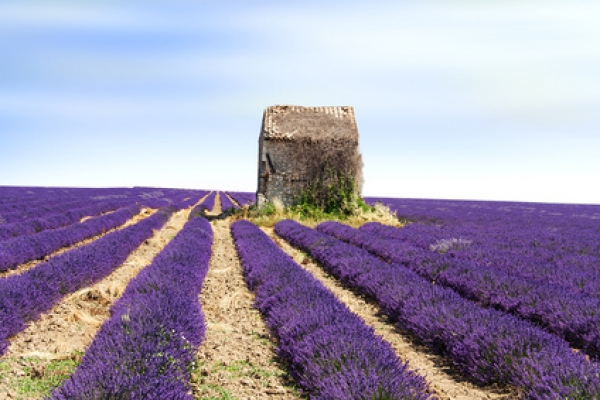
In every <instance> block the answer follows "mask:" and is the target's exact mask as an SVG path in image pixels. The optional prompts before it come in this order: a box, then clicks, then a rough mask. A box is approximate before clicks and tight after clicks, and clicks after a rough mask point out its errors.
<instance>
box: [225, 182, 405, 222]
mask: <svg viewBox="0 0 600 400" xmlns="http://www.w3.org/2000/svg"><path fill="white" fill-rule="evenodd" d="M340 181H341V183H342V184H341V185H337V186H334V185H332V186H325V187H324V188H319V190H322V189H324V190H322V191H320V193H329V195H330V196H329V197H327V199H326V200H325V201H320V199H323V197H316V196H315V195H314V194H315V186H311V187H309V188H307V189H306V190H305V191H304V192H302V193H301V194H300V195H299V196H298V197H297V201H296V203H295V204H294V205H292V206H289V207H285V206H284V205H283V203H282V202H280V201H277V200H275V201H274V202H266V203H265V204H263V205H262V206H261V207H258V206H256V205H252V206H250V207H244V208H243V209H240V210H237V211H236V212H235V213H234V215H233V219H248V220H250V221H251V222H253V223H255V224H257V225H259V226H263V227H273V226H274V225H275V224H276V223H277V222H279V221H281V220H282V219H293V220H296V221H299V222H301V223H303V224H305V225H308V226H313V227H314V226H316V225H318V224H319V223H321V222H323V221H332V220H333V221H339V222H343V223H345V224H348V225H351V226H354V227H359V226H361V225H362V224H364V223H367V222H380V223H382V224H385V225H391V226H402V225H404V224H403V223H401V222H400V220H399V219H398V217H397V216H396V215H395V214H394V213H393V212H391V211H390V209H389V208H388V207H386V206H384V205H382V204H379V203H378V204H376V205H374V206H370V205H368V204H367V203H365V201H364V200H363V199H362V198H361V197H360V196H358V195H357V194H356V191H355V189H354V184H353V182H352V181H351V180H347V179H340Z"/></svg>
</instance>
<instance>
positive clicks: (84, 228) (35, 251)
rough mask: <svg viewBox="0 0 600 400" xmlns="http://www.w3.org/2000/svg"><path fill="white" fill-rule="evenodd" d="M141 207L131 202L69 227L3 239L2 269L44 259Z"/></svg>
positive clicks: (0, 244) (0, 246)
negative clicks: (128, 204) (111, 211)
mask: <svg viewBox="0 0 600 400" xmlns="http://www.w3.org/2000/svg"><path fill="white" fill-rule="evenodd" d="M139 211H140V208H139V206H131V207H127V208H124V209H122V210H119V211H115V212H114V213H111V214H108V215H104V216H101V217H96V218H92V219H88V220H87V221H84V222H81V223H78V224H74V225H71V226H68V227H66V228H61V229H56V230H49V231H43V232H40V233H37V234H35V235H30V236H21V237H18V238H15V239H12V240H7V241H4V242H0V271H6V270H8V269H13V268H15V267H17V266H18V265H20V264H23V263H24V262H27V261H31V260H36V259H41V258H43V257H44V256H47V255H49V254H50V253H52V252H54V251H56V250H59V249H60V248H62V247H66V246H71V245H73V244H75V243H77V242H80V241H82V240H84V239H88V238H90V237H92V236H96V235H99V234H101V233H103V232H106V231H107V230H110V229H112V228H115V227H117V226H119V225H122V224H124V223H125V222H127V220H129V219H130V218H132V217H133V216H135V215H136V214H137V213H139Z"/></svg>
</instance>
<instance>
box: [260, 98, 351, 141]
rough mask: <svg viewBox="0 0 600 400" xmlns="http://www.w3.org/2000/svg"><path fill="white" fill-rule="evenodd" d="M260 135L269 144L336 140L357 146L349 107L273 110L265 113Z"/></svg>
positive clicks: (289, 107) (283, 108) (277, 108)
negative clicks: (271, 141)
mask: <svg viewBox="0 0 600 400" xmlns="http://www.w3.org/2000/svg"><path fill="white" fill-rule="evenodd" d="M261 135H262V136H263V138H265V139H270V140H301V139H309V140H318V139H324V138H335V139H341V140H350V141H356V142H358V130H357V128H356V121H355V120H354V109H353V108H352V107H350V106H333V107H302V106H289V105H277V106H271V107H268V108H267V109H266V110H265V112H264V116H263V125H262V132H261Z"/></svg>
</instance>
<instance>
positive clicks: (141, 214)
mask: <svg viewBox="0 0 600 400" xmlns="http://www.w3.org/2000/svg"><path fill="white" fill-rule="evenodd" d="M155 212H156V210H155V209H151V208H142V209H141V210H140V212H139V213H138V214H137V215H136V216H134V217H133V218H131V219H129V220H128V221H127V222H125V223H124V224H123V225H120V226H117V227H116V228H113V229H110V230H108V231H106V232H104V233H102V234H100V235H96V236H93V237H91V238H88V239H85V240H82V241H81V242H77V243H75V244H74V245H72V246H67V247H63V248H61V249H59V250H56V251H55V252H53V253H51V254H49V255H47V256H45V257H44V258H42V259H40V260H32V261H29V262H26V263H23V264H21V265H19V266H17V267H16V268H14V269H9V270H8V271H3V272H0V279H2V278H6V277H9V276H13V275H19V274H22V273H23V272H25V271H27V270H30V269H31V268H33V267H35V266H36V265H38V264H40V263H42V262H45V261H48V260H49V259H50V258H52V257H54V256H57V255H59V254H62V253H64V252H66V251H69V250H73V249H76V248H78V247H82V246H85V245H86V244H89V243H92V242H94V241H96V240H98V239H99V238H101V237H102V236H104V235H107V234H109V233H111V232H114V231H117V230H120V229H123V228H126V227H128V226H130V225H133V224H136V223H138V222H139V221H141V220H142V219H144V218H147V217H149V216H151V215H152V214H154V213H155ZM82 222H83V221H82Z"/></svg>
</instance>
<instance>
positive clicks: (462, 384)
mask: <svg viewBox="0 0 600 400" xmlns="http://www.w3.org/2000/svg"><path fill="white" fill-rule="evenodd" d="M261 229H262V230H263V231H264V232H265V233H266V234H268V235H269V237H271V239H273V241H274V242H275V243H277V244H278V245H279V247H280V248H281V249H283V250H284V251H285V252H286V253H287V254H289V255H290V256H291V257H292V258H294V260H295V261H296V262H297V263H298V264H300V265H302V266H303V267H304V268H305V269H306V270H307V271H308V272H310V273H311V274H312V275H313V276H314V277H315V278H317V279H318V280H319V281H321V283H323V285H325V287H327V288H328V289H329V290H330V291H331V292H332V293H333V294H334V295H335V296H336V297H337V298H338V299H340V300H341V301H342V302H343V303H344V304H346V306H348V308H349V309H350V310H351V311H352V312H353V313H355V314H357V315H358V316H359V317H361V318H362V319H363V320H364V321H365V322H366V323H367V325H370V326H372V327H373V328H374V329H375V332H376V333H377V334H378V335H380V336H381V337H382V338H383V339H384V340H386V341H387V342H389V343H390V344H391V345H392V348H393V349H394V351H395V352H396V354H397V355H398V357H399V358H400V359H401V360H403V361H408V363H409V367H410V368H411V369H412V370H414V371H415V372H417V373H418V374H419V375H422V376H425V377H426V379H427V381H428V383H429V385H430V387H431V389H433V390H434V392H435V395H436V396H437V397H438V398H439V399H441V400H467V399H512V398H516V397H518V395H517V394H516V392H514V390H512V389H511V388H508V387H499V386H496V385H493V386H487V387H481V386H477V385H475V384H473V383H471V382H469V381H467V380H465V379H464V378H463V377H461V375H460V373H458V372H457V371H455V370H454V369H453V368H452V366H451V363H450V362H449V361H448V360H446V359H444V358H443V357H440V356H439V355H436V354H434V353H432V352H431V351H429V350H428V349H427V348H426V347H425V346H422V345H420V344H418V343H417V341H415V340H414V339H413V338H412V337H411V335H410V334H408V333H406V332H401V331H399V330H398V329H397V328H396V327H395V326H394V325H393V324H392V323H389V322H388V321H387V318H386V317H385V316H384V315H381V314H380V313H379V307H378V306H377V305H376V304H374V303H373V302H372V301H369V300H367V299H366V298H365V297H364V296H361V295H359V294H356V293H355V292H353V291H351V290H349V289H346V288H344V287H343V285H342V284H341V283H340V282H339V281H338V280H337V279H335V278H334V277H332V276H330V275H328V274H327V273H326V272H325V270H324V269H323V268H321V267H320V266H319V265H318V264H317V263H316V262H314V261H313V260H312V258H310V257H309V256H307V255H305V253H303V252H302V251H300V250H298V249H296V248H295V247H293V246H291V245H290V244H289V243H287V242H286V241H285V240H283V239H281V238H280V237H279V236H277V235H276V234H275V233H274V231H273V228H261Z"/></svg>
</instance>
